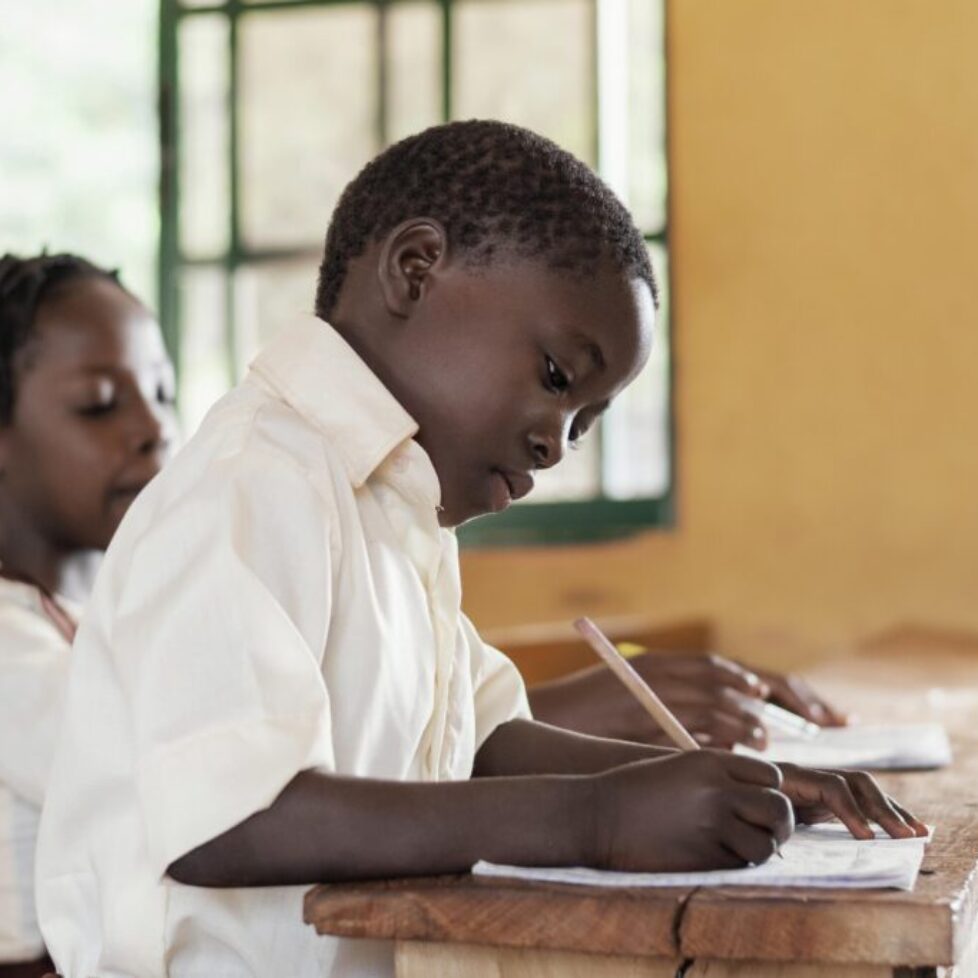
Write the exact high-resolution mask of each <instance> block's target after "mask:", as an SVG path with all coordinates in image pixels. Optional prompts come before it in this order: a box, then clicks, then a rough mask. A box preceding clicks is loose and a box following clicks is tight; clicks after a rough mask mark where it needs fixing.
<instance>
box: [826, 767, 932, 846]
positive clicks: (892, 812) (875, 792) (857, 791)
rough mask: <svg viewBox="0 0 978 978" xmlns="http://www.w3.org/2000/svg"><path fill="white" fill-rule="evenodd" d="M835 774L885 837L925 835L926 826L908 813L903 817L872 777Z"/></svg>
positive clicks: (899, 809)
mask: <svg viewBox="0 0 978 978" xmlns="http://www.w3.org/2000/svg"><path fill="white" fill-rule="evenodd" d="M837 773H838V775H839V776H840V777H842V778H843V779H844V780H845V781H846V783H847V784H848V785H849V788H850V789H851V791H852V794H853V797H854V798H855V799H856V802H857V803H858V805H859V807H860V809H861V810H862V812H863V814H864V815H865V816H866V817H867V818H869V819H871V820H872V821H874V822H876V824H877V825H879V826H880V828H882V829H883V830H884V831H885V832H886V833H887V835H890V836H892V837H893V838H894V839H906V838H910V837H911V836H914V835H920V834H923V835H926V834H927V826H925V825H924V824H923V823H921V822H918V821H917V819H915V818H914V817H913V816H912V815H909V814H908V813H906V815H907V817H904V815H905V813H904V812H903V811H902V809H901V808H900V806H899V805H897V804H895V803H894V801H893V800H892V799H891V798H889V797H888V796H887V795H886V794H884V792H883V790H882V789H881V788H880V786H879V785H878V784H877V783H876V780H875V779H874V778H873V777H871V776H870V775H868V774H866V773H865V772H864V771H847V772H841V771H840V772H837ZM912 823H916V824H912ZM921 829H922V830H923V833H921V831H920V830H921Z"/></svg>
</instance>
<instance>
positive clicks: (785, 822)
mask: <svg viewBox="0 0 978 978" xmlns="http://www.w3.org/2000/svg"><path fill="white" fill-rule="evenodd" d="M731 809H732V810H733V812H734V814H735V815H736V816H737V819H738V820H739V821H741V822H745V823H747V824H749V825H752V826H753V827H754V828H757V829H761V830H763V831H764V832H766V833H767V834H768V835H769V836H771V837H772V838H773V840H774V843H775V844H776V845H777V846H778V847H780V846H782V845H784V843H785V842H787V841H788V839H790V838H791V833H792V832H793V831H794V829H795V814H794V810H793V809H792V807H791V802H790V801H789V800H788V798H787V796H786V795H784V794H783V793H782V792H780V791H774V790H773V789H771V788H764V789H761V790H757V789H756V788H741V789H738V790H737V791H736V793H735V794H734V795H733V796H732V799H731Z"/></svg>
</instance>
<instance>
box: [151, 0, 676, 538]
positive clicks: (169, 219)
mask: <svg viewBox="0 0 978 978" xmlns="http://www.w3.org/2000/svg"><path fill="white" fill-rule="evenodd" d="M399 2H402V0H247V2H246V0H215V2H210V0H160V30H159V37H160V44H159V106H160V146H161V173H160V215H161V224H160V252H159V305H160V322H161V325H162V329H163V334H164V337H165V339H166V342H167V345H168V347H169V349H170V352H171V355H172V356H173V359H174V362H175V363H176V364H178V365H179V364H180V352H181V341H182V330H181V308H180V289H179V280H180V275H181V273H182V272H183V271H185V270H188V269H193V268H195V267H211V268H214V267H217V268H220V269H223V271H224V272H225V273H226V278H225V281H226V283H227V285H226V288H227V295H226V302H225V312H224V323H223V338H224V351H225V359H226V371H227V380H228V383H229V385H230V384H231V383H233V382H235V381H236V380H237V379H238V378H237V376H236V374H237V372H238V369H237V364H238V351H237V349H236V337H237V330H236V324H235V303H234V301H233V296H232V295H231V289H232V287H233V286H232V283H233V279H234V273H235V272H236V270H238V269H239V268H241V267H242V266H245V265H249V266H256V265H260V264H261V263H266V262H278V261H283V260H289V259H300V258H308V257H309V256H310V249H309V248H304V247H299V248H280V247H279V248H255V247H253V246H249V245H247V244H246V242H245V240H244V237H243V235H242V228H241V173H240V147H241V142H240V138H241V137H240V99H239V97H238V95H239V72H240V47H239V28H240V23H241V19H242V18H243V17H248V16H252V15H254V14H258V13H261V12H263V11H276V12H280V11H283V10H287V9H294V8H300V7H307V8H309V7H330V6H341V5H343V6H360V7H363V6H372V7H373V8H375V10H376V11H377V19H376V23H377V37H376V42H377V47H376V51H377V56H376V58H375V71H376V73H377V98H376V103H377V104H376V106H375V113H374V126H375V139H376V142H377V144H378V145H379V146H385V145H387V144H388V142H389V141H390V140H389V125H388V108H389V106H388V86H387V84H386V75H387V71H388V64H387V58H388V44H387V30H388V22H387V21H388V18H387V15H388V12H389V11H390V9H391V8H392V7H394V6H396V5H397V4H398V3H399ZM431 2H432V3H434V4H435V5H436V6H437V8H438V12H439V19H440V59H441V64H440V86H441V92H440V94H441V100H440V101H441V106H440V111H441V119H442V121H448V120H450V119H452V118H453V117H454V114H453V51H454V39H455V31H454V16H453V15H454V13H455V11H454V8H455V6H456V3H457V0H431ZM486 2H490V0H486ZM591 2H592V5H593V9H594V16H593V18H592V21H593V25H594V30H593V46H594V49H595V58H596V57H597V54H596V50H597V32H598V28H597V4H598V3H599V2H601V0H591ZM215 14H217V15H222V16H224V17H226V18H227V32H226V36H227V46H228V50H227V63H228V92H229V104H228V106H227V112H228V153H227V157H228V158H227V161H226V162H227V184H228V194H229V202H228V227H227V246H226V248H225V249H223V250H222V252H221V253H219V254H216V255H211V256H206V257H195V256H190V255H187V254H184V253H183V252H182V249H181V246H180V240H181V234H180V199H181V186H180V172H179V171H180V167H179V162H180V153H181V141H180V118H179V112H180V94H179V93H180V84H179V83H180V49H179V30H180V25H181V23H182V22H183V21H184V19H185V18H191V17H198V16H204V15H215ZM663 18H665V3H663ZM665 36H666V29H665V27H664V28H663V38H665ZM592 74H593V77H594V85H593V89H594V91H593V112H594V119H595V126H594V128H595V140H596V142H597V141H598V140H597V131H598V128H599V126H598V104H599V92H598V71H597V70H595V71H594V72H593V73H592ZM662 97H663V103H664V104H665V93H664V92H663V93H662ZM667 131H668V118H667V117H666V132H667ZM663 152H665V146H663ZM594 153H595V158H596V159H597V158H599V155H600V148H599V147H598V146H595V148H594ZM665 214H666V218H665V220H664V222H663V225H662V226H661V227H656V228H646V229H643V230H644V231H645V235H644V236H645V239H646V242H647V243H649V244H653V245H658V246H660V247H661V248H663V249H664V250H666V252H667V251H668V233H667V232H668V193H667V200H666V209H665ZM324 230H325V229H324ZM663 285H665V286H668V283H667V282H664V283H663ZM312 288H313V283H312V282H310V291H311V290H312ZM666 291H667V294H668V288H667V289H666ZM667 328H668V329H669V332H670V333H671V332H672V331H673V330H672V323H671V322H670V323H669V325H668V327H667ZM672 380H673V369H672V360H671V358H670V361H669V365H668V385H669V397H668V405H667V427H668V452H669V460H668V466H669V479H668V483H667V486H666V489H665V491H664V492H663V493H662V495H659V496H656V497H648V498H638V499H612V498H608V497H606V496H600V497H598V498H594V499H588V500H580V501H577V500H575V501H557V502H549V501H547V502H541V503H530V502H527V503H520V504H516V505H514V506H511V507H510V508H509V509H508V510H507V511H505V512H504V513H501V514H497V515H495V516H493V517H492V518H491V519H480V520H476V521H474V522H472V523H470V524H467V525H466V526H465V527H463V528H462V529H461V531H460V534H459V537H460V540H461V542H462V544H463V546H475V547H480V546H511V545H522V546H527V545H550V544H571V543H585V542H598V541H604V540H611V539H616V538H621V537H626V536H629V535H631V534H633V533H635V532H637V531H640V530H644V529H649V528H653V527H655V528H664V527H670V526H672V525H673V523H674V495H675V493H674V490H675V431H674V411H673V393H672V392H673V383H672ZM596 434H597V437H599V438H600V428H599V429H598V431H597V432H596ZM589 437H591V436H589Z"/></svg>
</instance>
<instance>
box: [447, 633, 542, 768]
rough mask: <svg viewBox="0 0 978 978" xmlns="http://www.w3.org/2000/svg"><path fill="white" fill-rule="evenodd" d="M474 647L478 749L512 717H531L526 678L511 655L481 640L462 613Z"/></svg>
mask: <svg viewBox="0 0 978 978" xmlns="http://www.w3.org/2000/svg"><path fill="white" fill-rule="evenodd" d="M461 627H462V628H463V629H464V631H465V632H466V633H467V637H468V639H469V643H470V646H471V648H472V658H471V664H472V691H473V694H474V696H475V750H476V752H478V750H479V748H480V747H481V746H482V745H483V744H484V743H485V742H486V740H487V739H488V738H489V735H490V734H491V733H492V732H493V731H494V730H495V729H496V727H498V726H500V725H501V724H503V723H508V722H509V721H510V720H517V719H525V720H529V719H531V718H532V717H531V714H530V704H529V702H528V700H527V697H526V686H525V685H524V684H523V678H522V677H521V676H520V674H519V671H518V670H517V668H516V666H515V665H513V662H512V660H511V659H510V658H508V657H507V656H506V655H504V654H503V653H502V652H500V651H499V649H496V648H493V647H492V646H491V645H487V644H486V643H485V642H483V641H482V638H481V637H480V635H479V633H478V632H477V631H476V629H475V626H474V625H473V624H472V622H471V621H469V619H468V618H467V617H466V616H465V615H462V616H461Z"/></svg>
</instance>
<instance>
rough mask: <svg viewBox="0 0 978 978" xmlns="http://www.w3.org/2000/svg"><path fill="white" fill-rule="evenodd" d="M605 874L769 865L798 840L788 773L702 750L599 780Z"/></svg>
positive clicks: (600, 861) (597, 812)
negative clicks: (786, 788) (785, 789)
mask: <svg viewBox="0 0 978 978" xmlns="http://www.w3.org/2000/svg"><path fill="white" fill-rule="evenodd" d="M594 782H595V784H594V788H595V803H594V806H593V811H594V817H595V832H594V835H595V838H594V844H595V846H596V849H595V851H594V853H593V864H594V865H596V866H599V867H600V868H602V869H617V870H631V871H638V872H642V871H644V872H660V873H669V872H690V871H698V870H706V869H733V868H737V867H740V866H745V865H747V864H748V863H754V864H759V863H763V862H766V861H767V860H768V859H769V858H770V857H771V856H772V855H773V854H774V852H775V850H776V849H777V847H779V846H780V845H782V844H783V843H784V842H785V841H786V840H787V839H788V838H789V837H790V835H791V832H792V830H793V828H794V816H793V813H792V806H791V802H789V800H788V799H787V797H785V795H783V794H781V792H780V791H779V790H778V789H779V788H780V786H781V772H780V771H779V770H778V769H777V768H776V767H775V766H774V765H773V764H768V763H767V762H766V761H758V760H754V759H753V758H749V757H741V756H739V755H736V754H728V753H726V752H723V751H714V750H700V751H688V752H685V753H676V754H673V755H671V756H669V757H662V758H656V759H654V760H648V761H638V762H636V763H634V764H627V765H624V766H623V767H618V768H613V769H612V770H610V771H606V772H604V773H602V774H600V775H597V776H595V778H594Z"/></svg>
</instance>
